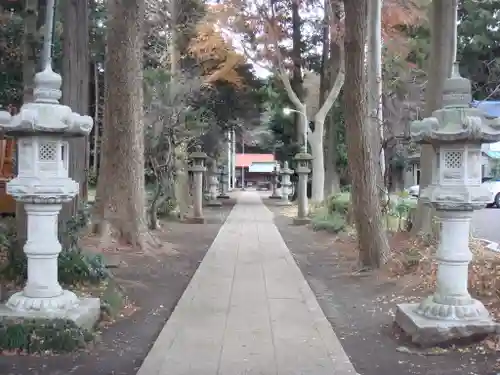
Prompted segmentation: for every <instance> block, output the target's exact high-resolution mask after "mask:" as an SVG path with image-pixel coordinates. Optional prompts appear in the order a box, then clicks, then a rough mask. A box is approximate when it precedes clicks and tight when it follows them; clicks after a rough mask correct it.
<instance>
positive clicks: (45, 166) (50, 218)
mask: <svg viewBox="0 0 500 375" xmlns="http://www.w3.org/2000/svg"><path fill="white" fill-rule="evenodd" d="M61 85H62V79H61V76H60V75H59V74H56V73H54V72H53V71H52V69H51V68H50V66H48V67H47V68H46V69H45V70H43V71H42V72H40V73H38V74H36V76H35V89H34V102H32V103H27V104H24V105H23V106H22V107H21V110H20V112H19V113H18V114H17V115H15V116H11V115H10V114H9V113H8V112H3V111H2V112H0V131H1V132H2V133H3V134H7V135H11V136H14V137H16V138H17V147H18V155H19V156H18V160H17V170H18V173H17V177H16V178H14V179H13V180H12V181H10V182H9V183H8V184H7V193H8V194H10V195H11V196H12V197H14V199H15V200H16V201H17V202H21V203H24V209H25V210H26V214H27V230H28V231H27V241H26V244H25V245H24V252H25V254H26V257H27V260H28V279H27V282H26V286H25V288H24V289H23V291H21V292H18V293H15V294H14V295H13V296H12V297H10V299H9V300H8V302H7V304H6V308H7V309H4V308H1V309H0V315H8V316H19V317H33V316H35V317H44V318H64V319H71V320H74V321H75V322H76V323H77V324H80V325H88V326H90V327H91V326H92V324H93V323H94V322H95V321H96V320H97V318H98V316H99V309H100V304H99V299H97V298H85V299H80V298H78V297H77V296H76V295H75V294H74V293H73V292H70V291H68V290H63V289H62V288H61V285H60V284H59V281H58V272H57V271H58V256H59V253H60V252H61V244H60V243H59V240H58V215H59V212H60V210H61V208H62V204H63V203H64V202H69V201H71V200H72V199H73V198H74V197H75V196H76V195H77V194H78V191H79V184H78V183H77V182H76V181H73V180H72V179H71V178H69V177H68V159H69V146H68V141H67V140H68V139H69V138H72V137H78V136H85V135H88V134H89V133H90V131H91V130H92V126H93V120H92V118H91V117H89V116H80V115H79V114H77V113H74V112H72V110H71V108H69V107H68V106H65V105H61V104H59V99H60V98H61Z"/></svg>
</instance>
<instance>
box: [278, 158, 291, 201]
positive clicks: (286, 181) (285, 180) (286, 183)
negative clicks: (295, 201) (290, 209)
mask: <svg viewBox="0 0 500 375" xmlns="http://www.w3.org/2000/svg"><path fill="white" fill-rule="evenodd" d="M280 174H281V202H280V203H281V204H282V205H285V206H287V205H289V204H290V200H289V197H290V194H291V192H292V183H291V182H290V176H291V175H292V174H293V170H291V169H290V168H288V162H287V161H285V163H284V165H283V168H282V169H281V170H280Z"/></svg>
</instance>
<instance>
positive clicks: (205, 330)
mask: <svg viewBox="0 0 500 375" xmlns="http://www.w3.org/2000/svg"><path fill="white" fill-rule="evenodd" d="M334 374H335V375H347V374H356V371H355V369H354V367H353V366H352V364H351V362H350V361H349V358H348V357H347V355H346V353H345V352H344V350H343V348H342V345H341V344H340V341H339V340H338V338H337V336H336V335H335V332H334V331H333V329H332V327H331V325H330V323H329V322H328V321H327V319H326V317H325V315H324V314H323V312H322V310H321V308H320V307H319V304H318V302H317V300H316V298H315V296H314V294H313V292H312V291H311V289H310V287H309V285H308V284H307V282H306V281H305V279H304V277H303V275H302V273H301V272H300V270H299V268H298V267H297V265H296V263H295V261H294V259H293V257H292V255H291V254H290V251H289V250H288V248H287V247H286V245H285V243H284V241H283V239H282V238H281V235H280V233H279V232H278V229H277V228H276V226H275V225H274V222H273V215H272V213H271V212H270V211H269V210H268V209H267V208H266V207H265V206H264V204H263V203H262V200H261V197H260V195H259V194H258V193H256V192H251V191H246V192H242V193H241V194H240V195H239V198H238V203H237V205H236V206H235V207H234V208H233V211H232V212H231V214H230V215H229V217H228V219H227V220H226V223H225V224H224V225H223V226H222V228H221V230H220V232H219V234H218V235H217V237H216V239H215V241H214V242H213V244H212V246H211V247H210V249H209V250H208V252H207V255H206V256H205V258H204V259H203V262H202V263H201V264H200V266H199V268H198V270H197V271H196V273H195V275H194V276H193V278H192V280H191V282H190V284H189V286H188V287H187V289H186V291H185V292H184V294H183V296H182V297H181V299H180V300H179V303H178V304H177V306H176V308H175V310H174V312H173V313H172V315H171V316H170V318H169V320H168V321H167V323H166V324H165V327H164V328H163V330H162V331H161V333H160V335H159V336H158V339H157V341H156V342H155V343H154V345H153V347H152V348H151V350H150V352H149V354H148V356H147V357H146V359H145V360H144V363H143V364H142V366H141V368H140V369H139V372H138V373H137V375H334Z"/></svg>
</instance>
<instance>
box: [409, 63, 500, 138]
mask: <svg viewBox="0 0 500 375" xmlns="http://www.w3.org/2000/svg"><path fill="white" fill-rule="evenodd" d="M471 92H472V90H471V83H470V81H469V80H468V79H466V78H463V77H461V76H460V73H459V71H458V64H457V63H455V64H454V66H453V70H452V74H451V77H450V78H448V79H447V80H446V81H445V84H444V90H443V108H441V109H438V110H436V111H434V112H433V113H432V116H431V117H428V118H425V119H423V120H420V121H414V122H413V123H412V124H411V129H410V133H411V137H412V139H413V140H414V142H416V143H421V144H425V143H427V144H434V145H436V144H441V143H492V142H497V141H498V140H499V139H500V118H493V119H492V118H490V117H489V116H487V115H486V113H485V112H484V111H482V110H481V109H478V108H471V107H470V102H471V101H472V94H471Z"/></svg>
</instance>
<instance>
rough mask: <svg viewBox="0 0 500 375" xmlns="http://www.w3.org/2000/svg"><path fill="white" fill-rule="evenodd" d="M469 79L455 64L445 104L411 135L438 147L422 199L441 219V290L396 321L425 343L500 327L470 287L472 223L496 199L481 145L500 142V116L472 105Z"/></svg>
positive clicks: (407, 307)
mask: <svg viewBox="0 0 500 375" xmlns="http://www.w3.org/2000/svg"><path fill="white" fill-rule="evenodd" d="M471 101H472V95H471V85H470V81H469V80H467V79H465V78H462V77H460V75H459V72H458V65H457V64H455V65H454V67H453V73H452V76H451V78H449V79H447V80H446V82H445V85H444V91H443V108H442V109H439V110H437V111H434V112H433V114H432V117H428V118H426V119H424V120H422V121H414V122H413V123H412V125H411V136H412V138H413V140H414V141H415V142H417V143H420V144H430V145H432V146H433V147H434V149H435V151H436V158H435V159H434V162H433V176H432V183H431V184H430V185H429V186H428V187H426V188H425V189H423V190H422V191H421V193H420V199H422V201H423V202H424V203H426V204H429V205H431V206H433V207H434V208H435V209H436V216H437V218H438V219H439V221H440V222H441V235H440V241H441V243H440V244H439V247H438V251H437V260H438V271H437V286H436V292H435V293H434V294H433V295H432V296H429V297H428V298H426V299H425V300H423V301H422V302H421V303H419V304H401V305H398V307H397V313H396V323H397V324H398V325H399V326H400V327H401V328H402V329H403V330H404V331H405V332H406V333H407V334H408V335H410V336H411V337H412V339H413V341H414V342H416V343H419V344H421V345H434V344H437V343H440V342H445V341H449V340H452V339H459V338H464V337H470V336H478V335H479V336H481V335H486V334H490V333H494V332H495V331H497V329H498V325H497V323H495V322H493V320H492V319H491V317H490V315H489V313H488V311H487V310H486V308H485V307H484V305H483V304H482V303H481V302H480V301H478V300H476V299H474V298H472V297H471V295H470V294H469V292H468V289H467V282H468V267H469V262H470V261H471V260H472V254H471V252H470V250H469V234H470V223H471V220H472V215H473V213H474V210H479V209H482V208H484V207H485V205H486V204H487V203H489V202H491V194H490V192H489V191H488V190H487V189H486V188H485V187H483V186H482V184H481V144H482V143H490V142H497V141H499V140H500V119H499V118H495V119H490V118H487V117H486V116H485V114H484V113H483V111H481V110H480V109H477V108H470V107H469V103H470V102H471Z"/></svg>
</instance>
